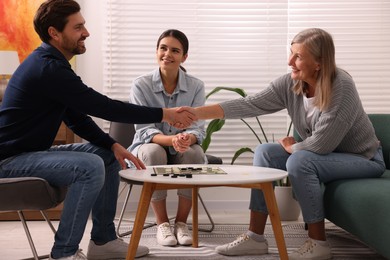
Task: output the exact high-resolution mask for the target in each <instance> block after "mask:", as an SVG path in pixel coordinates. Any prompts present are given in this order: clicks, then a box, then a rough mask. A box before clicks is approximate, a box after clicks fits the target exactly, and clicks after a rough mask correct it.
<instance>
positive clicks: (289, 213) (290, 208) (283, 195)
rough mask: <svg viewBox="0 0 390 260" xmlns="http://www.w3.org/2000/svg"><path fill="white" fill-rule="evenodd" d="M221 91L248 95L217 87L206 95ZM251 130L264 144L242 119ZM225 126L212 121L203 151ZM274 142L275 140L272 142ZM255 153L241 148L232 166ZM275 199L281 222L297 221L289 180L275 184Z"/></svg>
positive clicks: (234, 89)
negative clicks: (238, 160)
mask: <svg viewBox="0 0 390 260" xmlns="http://www.w3.org/2000/svg"><path fill="white" fill-rule="evenodd" d="M221 90H226V91H232V92H235V93H237V94H238V95H240V96H242V97H246V96H247V94H246V92H245V91H244V90H243V89H241V88H231V87H216V88H214V89H213V90H212V91H211V92H210V93H208V94H207V95H206V99H207V98H209V97H210V96H211V95H213V94H215V93H217V92H219V91H221ZM240 120H241V121H242V122H243V123H244V124H245V125H246V126H247V127H248V128H249V129H250V130H251V132H252V133H253V134H254V135H255V137H256V139H257V140H258V142H259V144H262V141H261V139H260V137H259V135H258V134H257V133H256V131H255V130H254V129H253V128H252V126H251V125H250V124H249V123H248V122H247V121H245V119H240ZM256 122H257V123H258V125H259V127H260V130H261V133H262V136H263V138H264V140H265V142H266V143H268V142H269V141H268V137H267V135H266V133H265V131H264V129H263V126H262V125H261V122H260V120H259V118H258V117H256ZM224 124H225V119H214V120H212V121H210V123H209V124H208V126H207V129H206V136H205V139H204V140H203V142H202V148H203V151H205V152H206V150H207V149H208V147H209V145H210V143H211V136H212V134H213V133H215V132H218V131H220V130H221V129H222V127H223V126H224ZM291 127H292V122H290V125H289V128H288V130H287V136H288V135H289V134H290V131H291ZM272 141H274V140H272ZM247 152H250V153H254V151H253V150H252V148H250V147H241V148H239V149H238V150H237V151H236V152H235V153H234V155H233V158H232V161H231V163H230V164H234V162H235V161H236V159H237V158H238V157H239V156H241V155H242V154H243V153H247ZM275 197H276V200H277V204H278V208H279V213H280V216H281V220H297V219H298V217H299V214H300V207H299V204H298V202H297V201H296V200H295V199H294V198H293V192H292V187H291V184H290V181H289V179H288V178H285V179H282V180H279V181H277V182H276V183H275Z"/></svg>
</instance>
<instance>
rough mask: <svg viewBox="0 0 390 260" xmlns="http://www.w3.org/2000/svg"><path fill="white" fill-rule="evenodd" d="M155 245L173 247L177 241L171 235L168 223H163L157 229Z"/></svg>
mask: <svg viewBox="0 0 390 260" xmlns="http://www.w3.org/2000/svg"><path fill="white" fill-rule="evenodd" d="M156 236H157V243H158V244H159V245H162V246H175V245H177V240H176V238H175V236H174V235H173V234H172V230H171V226H170V225H169V223H168V222H164V223H162V224H160V225H158V227H157V235H156Z"/></svg>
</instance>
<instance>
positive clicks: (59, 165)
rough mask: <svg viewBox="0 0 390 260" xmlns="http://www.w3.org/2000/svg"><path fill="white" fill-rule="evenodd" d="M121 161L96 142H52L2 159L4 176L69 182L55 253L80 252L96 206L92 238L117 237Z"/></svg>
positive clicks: (0, 170) (1, 175)
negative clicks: (41, 147)
mask: <svg viewBox="0 0 390 260" xmlns="http://www.w3.org/2000/svg"><path fill="white" fill-rule="evenodd" d="M119 170H120V165H119V163H118V162H117V161H116V159H115V157H114V154H113V152H112V151H110V150H107V149H104V148H100V147H97V146H94V145H92V144H89V143H86V144H70V145H60V146H53V147H51V148H50V149H48V150H46V151H38V152H29V153H24V154H21V155H18V156H14V157H11V158H7V159H5V160H3V161H1V162H0V178H12V177H27V176H34V177H41V178H43V179H46V180H47V181H48V182H49V183H50V184H51V185H53V186H61V187H64V186H66V187H68V191H67V194H66V198H65V200H64V208H63V211H62V215H61V219H60V224H59V226H58V230H57V232H56V235H55V241H54V246H53V248H52V252H51V254H52V257H54V258H61V257H65V256H69V255H73V254H75V252H76V251H77V250H78V248H79V243H80V241H81V239H82V237H83V234H84V231H85V227H86V224H87V221H88V218H89V214H90V213H91V211H92V221H93V227H92V231H91V239H92V240H93V241H96V242H109V241H111V240H114V239H116V238H117V236H116V233H115V225H114V217H115V213H116V204H117V198H118V188H119V180H120V178H119V174H118V171H119Z"/></svg>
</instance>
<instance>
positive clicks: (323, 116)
mask: <svg viewBox="0 0 390 260" xmlns="http://www.w3.org/2000/svg"><path fill="white" fill-rule="evenodd" d="M293 85H294V81H293V80H292V79H291V76H290V74H286V75H283V76H281V77H279V78H277V79H276V80H274V81H273V82H271V84H270V85H269V86H268V87H267V88H266V89H264V90H263V91H261V92H259V93H257V94H254V95H251V96H247V97H245V98H239V99H235V100H229V101H225V102H222V103H221V104H220V105H221V107H222V109H223V110H224V114H225V118H226V119H239V118H248V117H254V116H259V115H264V114H270V113H274V112H277V111H280V110H283V109H287V112H288V114H289V115H290V117H291V120H292V122H293V124H294V129H295V130H296V131H297V133H298V134H299V135H300V137H301V138H302V139H303V141H302V142H299V143H296V144H294V145H293V147H292V148H293V152H295V151H298V150H307V151H312V152H315V153H318V154H328V153H331V152H341V153H353V154H359V155H362V156H364V157H366V158H368V159H371V158H372V157H373V156H374V153H375V152H376V150H377V149H378V146H379V142H378V139H377V137H376V136H375V131H374V128H373V126H372V124H371V122H370V120H369V118H368V116H367V114H366V113H365V112H364V109H363V106H362V103H361V101H360V98H359V95H358V92H357V90H356V87H355V83H354V81H353V79H352V78H351V76H350V75H349V74H348V73H346V72H345V71H343V70H341V69H338V70H337V74H336V79H335V81H334V83H333V89H332V92H333V93H332V98H331V104H330V106H329V108H328V109H327V110H326V111H323V112H320V111H319V110H317V111H316V113H315V114H314V115H313V117H312V120H311V124H310V125H308V124H307V123H306V112H305V108H304V104H303V97H302V95H296V94H294V92H293V91H292V87H293Z"/></svg>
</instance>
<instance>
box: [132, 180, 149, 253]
mask: <svg viewBox="0 0 390 260" xmlns="http://www.w3.org/2000/svg"><path fill="white" fill-rule="evenodd" d="M155 188H156V184H155V183H148V182H144V184H143V186H142V193H141V197H140V200H139V204H138V209H137V214H136V216H135V221H134V227H133V233H132V234H131V238H130V244H129V249H128V251H127V256H126V260H133V259H134V258H135V254H136V253H137V248H138V244H139V241H140V239H141V234H142V230H143V226H144V224H145V219H146V216H147V215H148V210H149V204H150V200H151V198H152V194H153V192H154V190H155Z"/></svg>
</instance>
